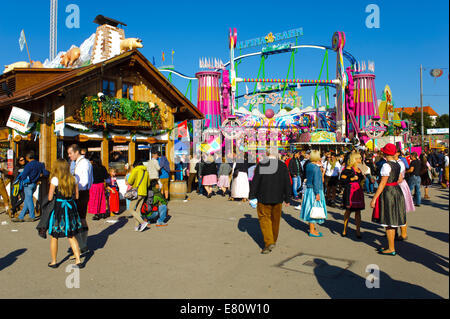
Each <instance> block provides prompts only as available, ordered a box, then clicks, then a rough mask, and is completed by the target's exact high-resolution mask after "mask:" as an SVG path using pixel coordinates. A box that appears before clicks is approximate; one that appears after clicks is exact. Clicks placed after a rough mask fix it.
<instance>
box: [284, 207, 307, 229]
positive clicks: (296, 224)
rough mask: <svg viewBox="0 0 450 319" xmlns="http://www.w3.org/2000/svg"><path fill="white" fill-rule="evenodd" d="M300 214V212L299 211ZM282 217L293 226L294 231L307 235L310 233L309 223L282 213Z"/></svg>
mask: <svg viewBox="0 0 450 319" xmlns="http://www.w3.org/2000/svg"><path fill="white" fill-rule="evenodd" d="M299 213H300V211H299ZM281 217H282V218H283V219H284V221H285V222H286V223H287V224H288V225H289V226H291V227H292V228H294V229H297V230H301V231H303V232H305V233H306V234H308V233H309V226H308V224H307V223H303V222H302V221H301V220H300V219H298V218H295V217H293V216H292V215H290V214H286V213H283V212H282V213H281Z"/></svg>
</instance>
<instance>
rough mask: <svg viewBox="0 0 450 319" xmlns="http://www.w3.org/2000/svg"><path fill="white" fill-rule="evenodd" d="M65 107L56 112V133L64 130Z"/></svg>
mask: <svg viewBox="0 0 450 319" xmlns="http://www.w3.org/2000/svg"><path fill="white" fill-rule="evenodd" d="M64 124H65V122H64V105H63V106H61V107H60V108H59V109H57V110H56V111H55V132H61V131H63V130H64Z"/></svg>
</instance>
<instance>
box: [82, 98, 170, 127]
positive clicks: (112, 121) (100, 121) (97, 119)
mask: <svg viewBox="0 0 450 319" xmlns="http://www.w3.org/2000/svg"><path fill="white" fill-rule="evenodd" d="M97 105H98V109H97V107H95V106H92V105H87V106H86V107H85V108H84V114H82V110H81V108H80V110H79V111H78V112H77V113H78V114H77V119H78V120H79V121H80V122H81V123H84V124H89V125H93V126H104V123H107V124H109V125H114V126H123V127H135V128H136V127H137V128H144V129H152V130H160V129H162V123H161V120H159V121H157V123H152V122H150V121H145V120H128V119H127V118H126V117H125V116H124V115H122V114H121V113H120V112H115V113H113V114H107V113H106V112H104V111H103V109H102V103H101V102H98V103H97ZM94 112H96V113H97V114H95V116H94Z"/></svg>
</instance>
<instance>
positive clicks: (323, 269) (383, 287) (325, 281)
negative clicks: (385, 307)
mask: <svg viewBox="0 0 450 319" xmlns="http://www.w3.org/2000/svg"><path fill="white" fill-rule="evenodd" d="M314 264H315V265H316V266H315V268H314V274H315V276H316V278H317V282H318V283H319V284H320V286H321V287H322V289H323V290H324V291H325V292H326V293H327V294H328V296H329V297H330V298H332V299H368V298H378V299H381V298H383V299H384V298H386V299H388V298H389V299H403V298H420V299H437V298H439V299H442V297H441V296H439V295H437V294H435V293H433V292H431V291H429V290H427V289H425V288H422V287H420V286H417V285H414V284H410V283H407V282H404V281H400V280H395V279H393V278H391V277H390V276H389V275H388V274H386V273H385V272H383V271H380V272H379V275H378V276H375V273H374V271H373V269H371V270H369V271H370V272H367V276H374V277H376V279H378V280H375V281H373V282H372V280H367V277H366V278H364V277H361V276H359V275H357V274H355V273H353V272H351V271H350V270H344V269H343V268H340V267H336V266H331V265H329V264H328V263H327V262H326V261H325V260H323V259H320V258H316V259H314ZM330 272H332V273H339V274H340V275H339V276H338V277H335V278H330V277H328V276H324V273H330ZM369 279H371V278H370V277H369ZM366 281H368V284H369V287H370V284H372V287H373V286H375V287H377V286H378V287H379V288H375V287H373V288H368V287H367V284H366ZM377 283H379V285H377V286H376V284H377Z"/></svg>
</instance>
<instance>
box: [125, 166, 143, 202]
mask: <svg viewBox="0 0 450 319" xmlns="http://www.w3.org/2000/svg"><path fill="white" fill-rule="evenodd" d="M144 176H145V172H143V173H142V178H141V181H140V182H139V185H138V186H137V187H136V188H134V187H133V188H131V189H130V190H128V191H127V192H126V193H125V195H123V197H125V198H126V199H128V200H135V199H137V198H138V189H139V186H141V183H142V180H143V179H144Z"/></svg>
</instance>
